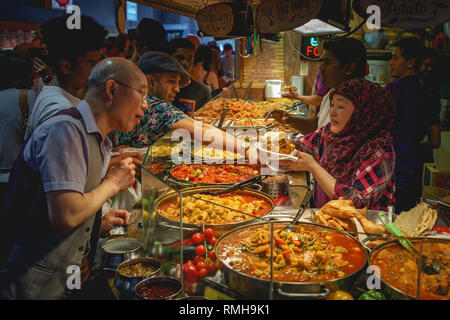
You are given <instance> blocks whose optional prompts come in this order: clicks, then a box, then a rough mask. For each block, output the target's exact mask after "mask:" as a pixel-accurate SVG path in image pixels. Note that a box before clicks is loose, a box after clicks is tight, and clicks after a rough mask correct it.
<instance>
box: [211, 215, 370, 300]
mask: <svg viewBox="0 0 450 320" xmlns="http://www.w3.org/2000/svg"><path fill="white" fill-rule="evenodd" d="M272 218H273V219H274V221H275V222H276V223H277V224H278V223H281V224H286V225H287V224H288V223H289V222H291V220H292V219H285V218H281V219H277V218H276V216H274V217H272ZM264 224H267V222H261V223H255V224H251V225H247V226H241V227H239V228H236V229H234V230H232V231H230V232H228V233H226V234H224V235H223V236H222V237H221V238H220V239H219V240H218V241H217V243H216V252H218V248H219V247H220V244H221V242H222V241H223V240H224V239H226V238H227V237H229V236H230V235H231V234H233V233H236V232H240V231H241V230H243V229H248V228H251V227H257V226H262V225H264ZM297 225H299V226H314V227H316V228H320V229H324V230H333V231H335V232H340V231H338V230H336V229H333V228H329V227H326V226H322V225H319V224H315V223H305V222H302V223H297ZM341 233H343V234H345V235H346V236H347V237H349V238H351V239H352V240H353V241H354V242H355V244H356V245H359V246H360V247H361V249H364V250H362V251H361V252H363V254H364V255H365V263H364V264H363V265H362V266H361V268H360V269H358V270H357V271H356V272H354V273H353V274H350V275H348V276H345V277H342V278H338V279H334V280H328V281H321V282H280V281H273V296H272V297H273V298H274V299H324V298H326V297H327V296H328V295H329V294H330V292H333V291H336V290H338V289H347V288H350V287H351V285H352V284H353V282H354V281H355V280H356V279H357V277H358V276H359V274H360V272H361V270H363V269H364V267H365V265H366V264H367V256H368V255H367V251H366V250H365V247H364V246H363V245H362V244H361V243H360V242H359V241H358V240H356V239H355V238H354V237H352V236H350V235H349V234H348V233H345V232H341ZM217 259H218V260H219V262H220V264H221V267H222V270H223V276H224V280H225V284H226V285H227V286H228V287H229V288H231V289H232V290H234V291H236V292H237V293H239V294H241V295H242V296H243V297H246V298H249V299H269V298H270V290H271V282H270V281H269V280H263V279H259V278H256V277H253V276H250V275H247V274H245V273H242V272H239V271H235V270H233V269H232V268H231V267H229V266H228V264H226V263H225V262H224V261H223V260H222V259H221V258H220V257H219V256H217Z"/></svg>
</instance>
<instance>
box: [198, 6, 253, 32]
mask: <svg viewBox="0 0 450 320" xmlns="http://www.w3.org/2000/svg"><path fill="white" fill-rule="evenodd" d="M243 12H244V13H245V14H243ZM252 21H253V13H252V9H251V7H250V6H248V7H247V6H246V4H245V3H233V2H221V3H216V4H212V5H209V6H207V7H205V8H203V9H201V10H200V11H199V12H198V13H197V23H198V28H199V29H200V31H202V32H203V33H204V34H205V35H206V36H213V37H227V36H228V37H230V36H242V37H246V36H248V35H250V34H251V31H252V24H253V22H252Z"/></svg>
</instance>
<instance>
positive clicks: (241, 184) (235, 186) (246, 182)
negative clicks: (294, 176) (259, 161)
mask: <svg viewBox="0 0 450 320" xmlns="http://www.w3.org/2000/svg"><path fill="white" fill-rule="evenodd" d="M266 177H267V176H265V175H257V176H254V177H253V178H250V179H247V180H244V181H241V182H238V183H235V184H233V185H232V186H230V187H228V188H225V189H221V190H216V191H205V192H201V193H202V194H206V195H210V196H220V195H222V194H225V193H230V192H233V191H236V190H240V189H242V188H245V187H247V186H249V185H252V184H255V183H257V182H260V181H261V180H263V179H265V178H266Z"/></svg>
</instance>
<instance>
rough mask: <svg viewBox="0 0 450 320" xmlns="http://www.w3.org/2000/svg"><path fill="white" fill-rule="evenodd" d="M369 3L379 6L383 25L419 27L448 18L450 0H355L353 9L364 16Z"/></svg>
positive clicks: (428, 25) (449, 16)
mask: <svg viewBox="0 0 450 320" xmlns="http://www.w3.org/2000/svg"><path fill="white" fill-rule="evenodd" d="M370 5H377V6H379V7H380V9H381V25H382V26H384V27H394V28H406V29H421V28H425V27H431V26H435V25H439V24H441V23H444V22H447V21H449V20H450V0H421V1H417V0H356V1H355V2H354V3H353V9H354V10H355V11H356V12H357V13H358V14H359V15H360V16H361V17H365V16H366V15H367V14H366V11H367V7H368V6H370Z"/></svg>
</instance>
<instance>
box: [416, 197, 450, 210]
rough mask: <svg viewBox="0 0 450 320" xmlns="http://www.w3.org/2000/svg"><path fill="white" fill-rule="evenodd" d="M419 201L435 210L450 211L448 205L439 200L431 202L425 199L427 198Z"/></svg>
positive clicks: (449, 204) (449, 205)
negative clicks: (435, 208)
mask: <svg viewBox="0 0 450 320" xmlns="http://www.w3.org/2000/svg"><path fill="white" fill-rule="evenodd" d="M421 200H422V201H423V202H425V203H428V204H429V205H431V206H433V207H437V208H440V209H444V210H450V203H446V202H444V201H441V200H432V199H427V198H421Z"/></svg>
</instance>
